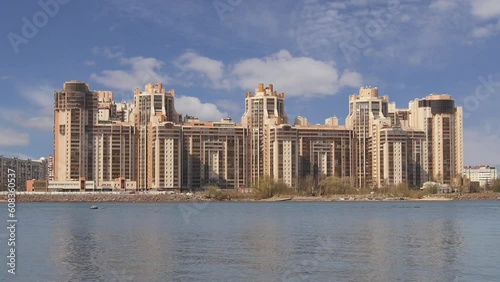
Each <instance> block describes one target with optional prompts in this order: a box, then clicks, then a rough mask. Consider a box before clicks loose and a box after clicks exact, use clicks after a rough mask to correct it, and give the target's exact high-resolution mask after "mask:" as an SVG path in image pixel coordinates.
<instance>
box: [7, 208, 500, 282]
mask: <svg viewBox="0 0 500 282" xmlns="http://www.w3.org/2000/svg"><path fill="white" fill-rule="evenodd" d="M89 206H90V204H45V203H44V204H20V206H19V209H18V213H17V216H18V218H19V222H18V228H17V241H18V249H17V259H18V261H17V262H18V265H17V269H16V270H17V274H16V275H15V276H13V275H10V274H8V273H7V267H6V262H7V261H6V255H7V242H6V239H5V237H6V231H5V228H4V229H3V230H1V231H0V235H1V236H0V238H2V239H1V242H0V250H1V254H2V258H3V262H4V263H3V264H2V265H3V266H2V268H1V273H0V281H498V280H499V279H500V266H499V262H500V203H498V202H432V203H428V202H377V203H291V202H283V203H210V204H192V203H186V204H99V209H98V210H90V209H89ZM0 209H2V210H4V211H5V212H1V213H0V215H3V216H2V217H3V218H4V219H1V218H0V219H1V220H4V222H6V219H7V218H6V210H7V207H6V206H5V205H0Z"/></svg>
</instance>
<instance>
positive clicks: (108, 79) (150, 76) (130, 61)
mask: <svg viewBox="0 0 500 282" xmlns="http://www.w3.org/2000/svg"><path fill="white" fill-rule="evenodd" d="M117 58H118V60H119V63H120V65H122V66H124V67H125V69H124V70H103V71H101V72H100V73H92V74H91V75H90V79H91V80H92V81H95V82H98V83H100V84H101V85H103V86H106V87H109V88H111V89H119V90H124V91H132V90H133V89H135V88H138V87H141V86H142V85H145V84H147V83H148V82H164V83H167V82H169V81H170V77H168V76H167V75H166V74H164V73H163V72H162V67H163V65H164V63H163V61H161V60H158V59H155V58H146V57H131V58H127V57H117Z"/></svg>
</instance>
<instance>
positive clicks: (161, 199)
mask: <svg viewBox="0 0 500 282" xmlns="http://www.w3.org/2000/svg"><path fill="white" fill-rule="evenodd" d="M229 195H231V194H229ZM6 200H7V196H6V195H1V196H0V202H3V203H5V202H6ZM499 200H500V193H492V192H490V193H475V194H462V195H455V194H449V195H432V196H425V197H423V198H421V199H413V198H407V197H394V196H392V195H332V196H324V197H308V196H276V197H273V198H270V199H263V200H256V199H253V198H252V196H251V195H241V194H239V195H238V194H235V195H234V196H233V197H231V196H229V199H226V200H223V201H232V202H250V201H259V202H284V201H292V202H332V201H334V202H337V201H338V202H349V201H350V202H355V201H356V202H359V201H365V202H368V201H369V202H374V201H499ZM216 201H218V200H216V199H211V198H207V197H206V196H205V194H204V193H196V194H194V195H185V194H181V193H178V194H174V195H162V194H74V195H41V194H33V195H30V194H22V195H17V196H16V202H21V203H29V202H70V203H71V202H130V203H169V202H216Z"/></svg>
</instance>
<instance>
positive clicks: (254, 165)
mask: <svg viewBox="0 0 500 282" xmlns="http://www.w3.org/2000/svg"><path fill="white" fill-rule="evenodd" d="M241 123H242V125H243V126H244V127H246V128H247V129H248V135H249V160H250V164H249V169H250V183H251V184H252V185H254V184H256V183H258V181H259V179H261V178H262V177H263V176H265V175H266V173H268V172H269V171H270V170H271V167H269V164H270V162H271V159H270V158H271V156H270V155H269V151H270V147H269V145H270V143H269V142H268V141H267V140H266V138H268V136H267V135H268V134H267V132H268V131H269V129H270V128H271V127H274V126H276V125H280V124H288V116H287V114H286V112H285V94H284V93H280V94H278V92H277V91H275V90H274V87H273V85H272V84H270V85H269V86H268V87H264V84H262V83H261V84H259V87H258V88H257V89H255V94H252V93H251V92H248V93H247V94H246V98H245V113H244V115H243V117H242V120H241Z"/></svg>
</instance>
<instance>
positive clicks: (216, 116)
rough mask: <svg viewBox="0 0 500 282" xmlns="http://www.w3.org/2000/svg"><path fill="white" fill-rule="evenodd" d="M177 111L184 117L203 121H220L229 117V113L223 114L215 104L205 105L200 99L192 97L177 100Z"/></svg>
mask: <svg viewBox="0 0 500 282" xmlns="http://www.w3.org/2000/svg"><path fill="white" fill-rule="evenodd" d="M175 109H176V110H177V112H178V113H180V114H182V115H190V116H194V117H197V118H199V119H200V120H203V121H219V120H220V119H221V118H223V117H227V116H228V115H227V113H225V112H221V111H220V110H219V109H218V108H217V106H216V105H215V104H212V103H203V102H201V101H200V99H198V98H196V97H190V96H178V97H176V98H175Z"/></svg>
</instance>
